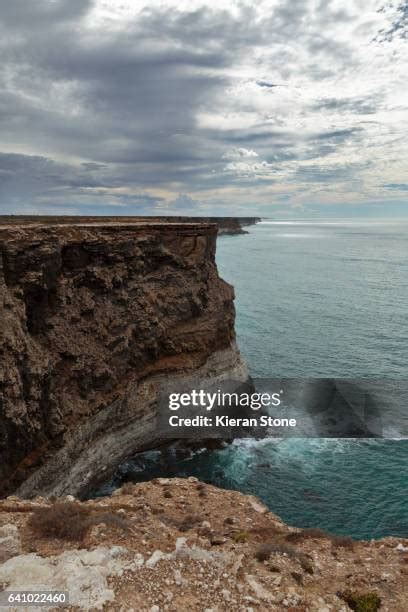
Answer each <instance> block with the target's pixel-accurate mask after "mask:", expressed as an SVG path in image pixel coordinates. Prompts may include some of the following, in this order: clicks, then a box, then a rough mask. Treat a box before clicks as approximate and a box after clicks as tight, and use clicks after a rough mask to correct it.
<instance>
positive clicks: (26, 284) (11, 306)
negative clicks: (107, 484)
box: [0, 219, 247, 496]
mask: <svg viewBox="0 0 408 612" xmlns="http://www.w3.org/2000/svg"><path fill="white" fill-rule="evenodd" d="M54 221H55V220H54ZM216 235H217V228H216V226H215V225H213V224H209V223H207V224H199V223H194V224H193V223H191V224H188V223H177V222H173V223H164V222H160V223H159V222H155V221H151V220H149V222H139V223H133V224H126V223H122V224H117V223H106V222H104V223H99V224H97V223H94V224H88V225H86V224H82V225H81V224H77V225H76V224H73V223H65V224H60V220H59V219H58V225H51V223H50V222H49V223H48V224H41V223H39V224H36V225H33V224H29V223H28V224H25V225H17V224H10V223H9V224H4V225H3V226H0V487H1V491H0V494H2V495H4V494H7V493H9V492H11V491H15V490H18V492H19V494H21V495H22V496H31V495H33V494H35V493H39V492H41V493H47V494H51V493H55V494H62V493H66V492H74V493H82V492H84V491H86V490H87V489H88V488H89V487H90V486H92V485H93V484H95V482H97V481H98V480H100V479H106V477H107V476H108V475H109V474H110V473H111V472H112V470H113V469H114V468H115V467H116V466H117V465H118V464H119V463H120V462H122V461H123V460H125V459H126V458H127V457H128V456H130V455H131V454H133V453H134V452H135V451H137V450H139V449H141V448H145V447H151V446H154V444H156V443H157V442H158V438H157V432H156V429H155V416H156V408H157V394H158V391H159V389H160V387H161V386H162V385H163V384H165V383H166V380H167V379H171V380H172V381H173V382H174V381H178V380H180V382H186V381H188V382H191V384H192V385H194V384H196V385H199V386H205V384H206V383H211V384H214V383H216V384H217V383H218V382H219V383H220V384H221V383H222V381H224V380H225V379H228V378H233V379H234V380H238V381H245V380H247V371H246V368H245V365H244V364H243V362H242V360H241V357H240V355H239V352H238V350H237V348H236V346H235V334H234V305H233V297H234V293H233V288H232V287H231V286H230V285H228V284H227V283H225V282H224V281H223V280H221V279H220V278H219V276H218V273H217V268H216V265H215V247H216Z"/></svg>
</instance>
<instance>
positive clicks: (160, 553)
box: [0, 478, 408, 612]
mask: <svg viewBox="0 0 408 612" xmlns="http://www.w3.org/2000/svg"><path fill="white" fill-rule="evenodd" d="M407 576H408V541H407V540H405V541H404V540H401V539H398V538H385V539H383V540H381V541H372V542H356V541H353V540H351V539H349V538H342V537H335V536H329V535H328V534H325V533H324V532H322V531H320V530H316V529H313V530H312V529H309V530H299V529H295V528H291V527H289V526H287V525H285V524H284V523H283V522H282V521H281V520H280V519H279V518H278V517H276V516H275V515H273V514H272V513H271V512H269V511H268V510H267V509H266V508H265V507H264V506H263V505H262V504H261V503H260V502H259V500H257V499H256V498H254V497H251V496H247V495H243V494H241V493H238V492H236V491H223V490H220V489H217V488H215V487H213V486H210V485H207V484H204V483H200V482H199V481H198V480H197V479H196V478H187V479H180V478H174V479H164V478H159V479H156V480H153V481H151V482H148V483H141V484H137V485H133V484H129V483H128V484H126V485H124V486H123V487H122V488H121V489H119V490H117V491H116V492H115V493H114V494H113V495H112V497H105V498H100V499H97V500H90V501H87V502H78V501H76V500H75V499H74V498H72V497H71V496H68V497H65V498H61V499H53V500H49V499H45V498H41V497H37V498H36V499H34V500H32V501H25V500H20V499H19V498H17V497H15V496H11V497H8V498H7V499H5V500H2V501H0V587H2V588H7V589H34V588H37V589H38V588H43V589H62V590H68V591H69V593H70V607H69V608H68V609H72V610H77V609H82V610H88V609H104V610H123V611H126V612H129V611H131V610H135V611H150V612H161V611H164V610H166V611H168V612H171V611H177V612H178V611H185V610H190V611H200V612H201V611H207V612H210V611H214V612H216V611H224V610H225V611H226V610H228V611H234V610H237V611H238V610H240V611H246V612H251V611H262V610H290V611H292V612H302V611H309V610H310V611H313V612H329V611H340V610H341V611H344V612H346V611H348V610H350V609H352V610H357V611H358V612H371V611H375V610H378V609H380V610H381V611H384V612H386V611H389V612H391V611H392V612H405V611H406V610H407V609H408V586H407ZM10 609H11V608H10ZM20 609H21V608H20ZM31 609H32V608H31ZM42 609H44V608H42Z"/></svg>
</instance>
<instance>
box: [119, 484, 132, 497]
mask: <svg viewBox="0 0 408 612" xmlns="http://www.w3.org/2000/svg"><path fill="white" fill-rule="evenodd" d="M134 489H135V485H134V484H133V482H130V481H128V482H125V484H124V485H122V487H121V489H120V492H121V493H122V494H123V495H133V493H134Z"/></svg>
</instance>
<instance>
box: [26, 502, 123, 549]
mask: <svg viewBox="0 0 408 612" xmlns="http://www.w3.org/2000/svg"><path fill="white" fill-rule="evenodd" d="M100 523H105V525H111V526H113V527H116V528H118V529H122V530H123V531H128V530H129V528H130V523H129V522H128V521H127V520H126V519H124V518H122V517H120V516H118V515H117V514H114V513H113V512H99V513H98V512H95V513H92V512H91V510H90V509H89V508H88V507H86V506H83V505H82V504H80V503H78V502H59V503H56V504H54V505H53V506H50V507H49V508H36V509H35V510H34V512H33V513H32V515H31V517H30V518H29V520H28V526H29V528H30V529H31V530H32V531H33V532H34V533H36V534H37V535H39V536H41V537H44V538H58V539H60V540H74V541H82V540H83V539H84V537H85V535H86V533H87V531H88V529H89V528H90V527H91V526H92V525H98V524H100Z"/></svg>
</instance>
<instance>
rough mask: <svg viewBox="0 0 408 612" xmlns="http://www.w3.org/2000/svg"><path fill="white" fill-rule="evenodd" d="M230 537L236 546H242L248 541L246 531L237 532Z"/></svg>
mask: <svg viewBox="0 0 408 612" xmlns="http://www.w3.org/2000/svg"><path fill="white" fill-rule="evenodd" d="M231 537H232V539H233V540H234V542H236V543H237V544H244V542H247V541H248V538H249V533H248V532H247V531H237V532H236V533H233V534H232V536H231Z"/></svg>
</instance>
